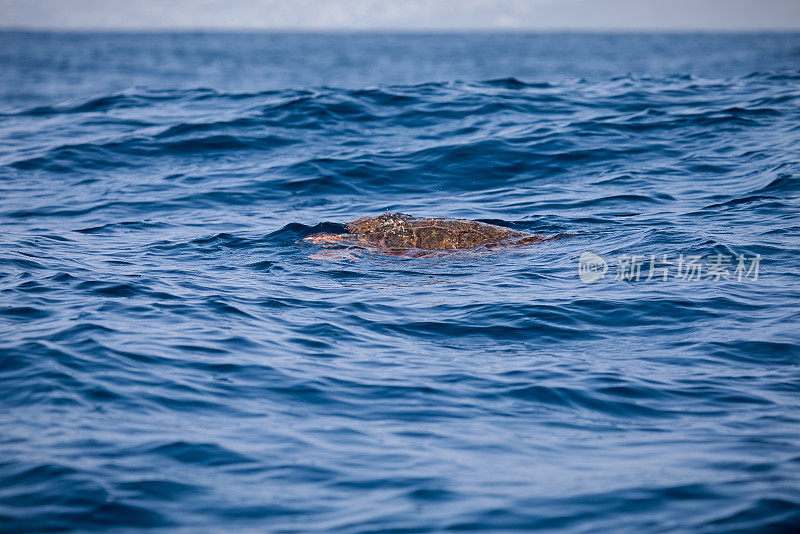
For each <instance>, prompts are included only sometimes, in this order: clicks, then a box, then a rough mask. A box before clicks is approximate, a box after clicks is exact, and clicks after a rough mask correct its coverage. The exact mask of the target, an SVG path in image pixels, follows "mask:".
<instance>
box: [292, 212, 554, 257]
mask: <svg viewBox="0 0 800 534" xmlns="http://www.w3.org/2000/svg"><path fill="white" fill-rule="evenodd" d="M343 230H344V231H343V233H338V234H334V233H321V234H314V235H311V236H308V237H306V238H305V240H306V241H309V242H311V243H315V244H319V245H323V246H335V245H344V246H350V247H354V248H356V249H366V250H369V251H376V252H383V253H385V254H391V255H395V256H405V257H423V256H438V255H442V254H443V253H445V252H446V251H454V250H473V251H480V250H492V249H496V248H500V247H516V246H523V245H531V244H534V243H541V242H542V241H547V240H550V239H553V238H554V237H555V236H544V235H538V234H529V233H527V232H518V231H516V230H511V229H509V228H504V227H502V226H496V225H494V224H488V223H484V222H480V221H464V220H458V219H445V218H432V219H424V218H417V217H412V216H411V215H406V214H404V213H384V214H383V215H379V216H378V217H363V218H361V219H358V220H355V221H353V222H349V223H347V224H345V225H343ZM312 257H314V258H322V259H353V258H352V254H351V253H350V251H349V250H344V251H342V250H339V251H337V252H328V253H323V254H316V255H313V256H312Z"/></svg>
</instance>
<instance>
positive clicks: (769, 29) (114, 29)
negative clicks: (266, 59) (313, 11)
mask: <svg viewBox="0 0 800 534" xmlns="http://www.w3.org/2000/svg"><path fill="white" fill-rule="evenodd" d="M0 32H28V33H364V34H366V33H394V34H424V33H437V34H448V33H449V34H458V33H584V34H585V33H620V34H626V33H627V34H647V33H669V34H691V33H704V34H733V33H738V34H742V33H747V34H756V33H778V34H780V33H782V34H791V33H800V25H798V27H796V28H785V27H774V26H765V27H762V28H753V27H730V28H715V27H697V28H676V27H663V28H657V27H653V28H632V27H626V26H620V27H614V26H609V27H597V28H576V27H568V26H564V27H558V26H554V27H552V28H535V27H530V28H526V27H485V26H481V27H459V28H453V27H435V26H433V27H430V28H426V27H390V26H386V27H373V28H364V27H328V28H321V27H313V26H296V27H288V26H287V27H273V28H256V27H247V26H244V27H221V26H164V27H152V26H107V27H106V26H84V27H58V26H24V25H13V26H0Z"/></svg>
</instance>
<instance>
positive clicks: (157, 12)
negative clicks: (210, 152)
mask: <svg viewBox="0 0 800 534" xmlns="http://www.w3.org/2000/svg"><path fill="white" fill-rule="evenodd" d="M0 27H2V28H31V29H144V30H148V29H151V30H155V29H227V30H237V29H239V30H290V29H313V30H328V29H330V30H348V29H355V30H382V29H390V30H471V29H482V30H497V29H517V30H525V29H529V30H560V29H563V30H614V29H617V30H722V31H726V30H800V0H0Z"/></svg>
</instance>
